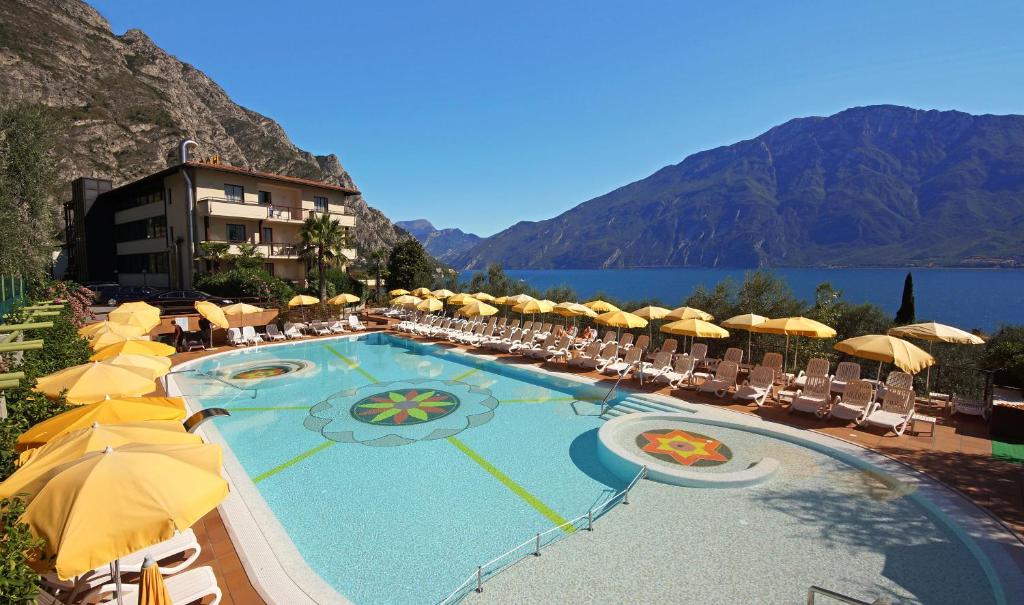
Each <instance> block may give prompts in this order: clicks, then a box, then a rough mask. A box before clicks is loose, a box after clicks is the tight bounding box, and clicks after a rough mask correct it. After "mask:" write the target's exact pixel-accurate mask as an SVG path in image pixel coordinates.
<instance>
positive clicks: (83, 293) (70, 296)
mask: <svg viewBox="0 0 1024 605" xmlns="http://www.w3.org/2000/svg"><path fill="white" fill-rule="evenodd" d="M40 289H41V290H42V294H41V295H40V296H37V297H36V302H43V300H42V299H45V300H47V301H50V302H55V303H60V304H63V305H66V306H67V307H68V310H69V313H68V320H69V321H70V322H71V324H72V325H73V326H75V327H76V328H80V327H82V326H83V325H85V324H87V323H89V322H90V321H95V319H96V317H95V316H94V315H93V314H92V312H91V311H90V310H89V305H91V304H92V302H93V300H94V299H95V297H96V294H95V293H94V292H93V291H92V290H90V289H88V288H86V287H85V286H80V285H78V284H76V283H74V282H69V281H54V282H50V283H48V284H46V285H45V286H42V287H41V288H40Z"/></svg>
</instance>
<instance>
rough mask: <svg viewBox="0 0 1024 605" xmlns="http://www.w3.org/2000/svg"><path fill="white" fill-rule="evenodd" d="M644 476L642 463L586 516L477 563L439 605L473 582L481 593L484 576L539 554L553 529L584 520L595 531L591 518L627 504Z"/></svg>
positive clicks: (458, 595)
mask: <svg viewBox="0 0 1024 605" xmlns="http://www.w3.org/2000/svg"><path fill="white" fill-rule="evenodd" d="M646 476H647V467H646V466H642V467H640V471H639V472H637V474H636V476H634V477H633V480H632V481H630V482H629V484H628V485H626V487H625V488H623V489H622V490H620V491H618V492H616V493H615V494H614V495H613V496H612V497H610V498H608V499H607V500H605V501H604V502H602V503H601V504H598V505H597V506H595V507H593V508H591V509H590V510H588V511H587V513H586V514H585V515H580V516H578V517H576V518H575V519H570V520H569V521H565V522H563V523H560V524H558V525H556V526H554V527H552V528H549V529H547V530H545V531H542V532H539V533H537V534H534V536H533V537H531V538H530V539H529V540H527V541H525V542H522V543H520V544H518V545H516V546H514V547H513V548H511V549H509V550H506V551H505V552H503V553H501V554H500V555H498V556H497V557H494V558H493V559H491V560H490V561H488V562H486V563H484V564H483V565H478V566H477V568H476V571H475V572H473V573H472V574H471V575H470V576H469V577H468V578H466V580H465V581H463V582H462V583H461V584H459V585H458V587H456V588H455V590H453V591H452V592H451V593H449V594H448V596H446V597H445V598H443V599H441V601H440V603H439V605H449V604H451V603H458V602H459V601H461V600H462V599H463V598H464V597H465V596H466V594H468V592H469V591H468V590H467V589H468V588H471V587H472V586H473V585H474V584H476V587H475V588H473V590H475V591H476V592H483V591H484V576H485V575H487V576H493V575H494V574H497V573H499V572H500V571H502V570H503V569H505V568H506V567H508V566H510V565H513V564H515V563H516V562H518V561H519V560H521V559H525V558H526V557H528V556H530V555H533V556H535V557H539V556H540V551H541V549H542V548H543V547H544V546H547V545H548V544H552V543H554V542H555V540H551V541H550V542H547V543H544V542H543V540H542V538H544V537H545V536H547V535H549V534H551V533H553V532H558V531H565V529H566V528H567V527H576V524H577V523H582V522H583V521H584V520H586V526H585V527H582V529H585V530H586V531H594V519H596V518H597V517H599V516H601V515H602V514H604V513H605V512H607V511H608V510H610V509H611V507H612V506H614V505H615V504H617V503H618V501H620V499H621V503H622V504H629V491H630V490H631V489H633V488H634V487H636V484H637V483H639V482H640V480H641V479H643V478H644V477H646ZM524 546H531V547H532V548H531V549H529V550H527V551H525V553H524V554H521V555H520V556H518V557H515V558H514V559H511V560H509V561H508V562H507V563H505V564H503V565H496V566H494V567H493V569H492V568H491V566H492V565H494V564H495V563H497V562H499V561H502V560H503V559H506V558H507V557H508V556H509V555H512V554H514V553H516V552H518V551H520V550H521V549H522V548H523V547H524Z"/></svg>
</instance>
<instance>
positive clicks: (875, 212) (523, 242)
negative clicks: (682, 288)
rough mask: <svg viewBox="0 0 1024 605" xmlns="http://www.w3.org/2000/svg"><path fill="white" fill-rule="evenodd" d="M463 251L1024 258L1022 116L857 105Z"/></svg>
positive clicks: (896, 259) (511, 260)
mask: <svg viewBox="0 0 1024 605" xmlns="http://www.w3.org/2000/svg"><path fill="white" fill-rule="evenodd" d="M449 262H450V263H452V264H453V265H455V266H458V267H468V268H482V267H485V266H486V265H487V264H488V263H492V262H498V263H502V264H504V265H505V266H506V267H511V268H541V269H543V268H603V267H637V266H648V267H650V266H655V267H657V266H704V267H758V266H815V265H928V264H936V265H973V266H986V265H992V266H1021V265H1024V116H1016V115H1008V116H994V115H977V116H976V115H970V114H966V113H962V112H958V111H921V110H917V109H910V108H906V107H895V106H874V107H858V108H853V109H849V110H846V111H843V112H840V113H838V114H836V115H833V116H829V117H812V118H800V119H795V120H791V121H789V122H786V123H785V124H782V125H780V126H777V127H775V128H772V129H771V130H769V131H767V132H765V133H764V134H762V135H760V136H758V137H756V138H754V139H751V140H748V141H741V142H739V143H736V144H734V145H729V146H727V147H720V148H718V149H712V150H709V151H703V152H700V153H696V154H694V155H691V156H689V157H687V158H686V159H685V160H683V161H682V162H680V163H679V164H676V165H674V166H667V167H665V168H663V169H661V170H659V171H658V172H656V173H654V174H653V175H651V176H649V177H647V178H645V179H643V180H640V181H637V182H635V183H632V184H629V185H626V186H625V187H622V188H620V189H617V190H615V191H612V192H611V193H608V194H606V195H603V196H600V197H597V198H594V199H592V200H590V201H587V202H584V203H582V204H580V205H579V206H576V207H575V208H573V209H571V210H569V211H567V212H565V213H563V214H561V215H559V216H556V217H554V218H552V219H548V220H543V221H539V222H522V223H518V224H516V225H513V226H512V227H510V228H508V229H506V230H505V231H503V232H501V233H498V234H496V235H494V236H492V237H490V238H487V239H485V240H483V241H482V242H481V243H480V244H478V245H477V246H475V247H474V248H472V249H471V250H469V251H467V252H465V253H463V254H461V255H458V256H457V257H455V258H452V259H451V260H450V261H449Z"/></svg>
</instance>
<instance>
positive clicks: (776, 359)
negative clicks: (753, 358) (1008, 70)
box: [761, 352, 785, 384]
mask: <svg viewBox="0 0 1024 605" xmlns="http://www.w3.org/2000/svg"><path fill="white" fill-rule="evenodd" d="M761 365H762V366H764V367H766V368H771V369H772V370H774V371H775V382H776V383H778V384H782V382H783V378H784V377H785V372H783V371H782V353H772V352H769V353H765V354H764V356H763V357H762V358H761Z"/></svg>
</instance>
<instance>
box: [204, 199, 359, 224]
mask: <svg viewBox="0 0 1024 605" xmlns="http://www.w3.org/2000/svg"><path fill="white" fill-rule="evenodd" d="M197 205H199V206H201V207H202V206H205V208H206V213H207V214H208V215H209V216H223V217H231V218H245V219H251V220H260V221H267V222H270V223H286V224H287V223H291V224H299V223H302V222H303V221H304V220H306V219H307V218H309V217H310V216H313V215H315V214H320V212H317V211H316V210H312V209H308V208H299V207H296V206H288V205H283V204H282V205H275V204H254V203H252V202H236V201H232V200H227V199H224V198H215V197H205V198H202V199H201V200H199V202H198V203H197ZM327 213H328V214H330V215H331V218H334V219H336V220H337V221H338V222H340V223H341V226H342V227H353V226H355V222H356V221H355V217H354V216H352V215H351V214H346V213H345V207H344V206H334V207H329V208H328V210H327Z"/></svg>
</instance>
